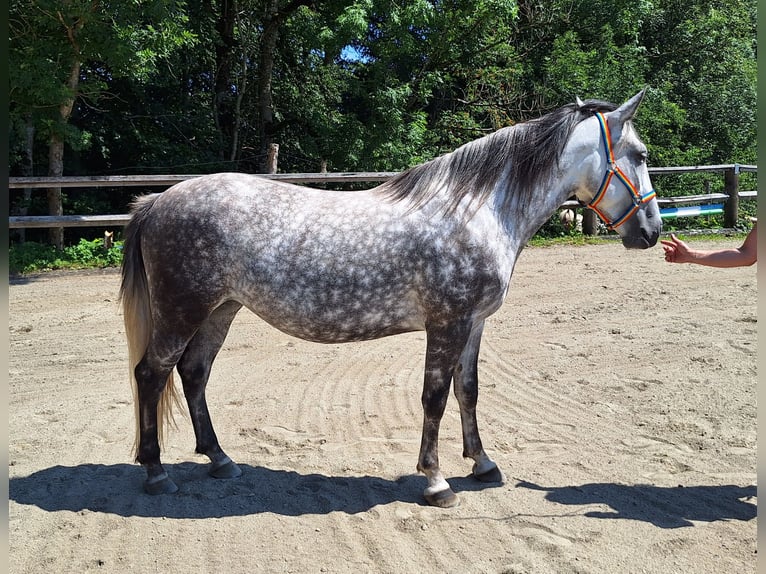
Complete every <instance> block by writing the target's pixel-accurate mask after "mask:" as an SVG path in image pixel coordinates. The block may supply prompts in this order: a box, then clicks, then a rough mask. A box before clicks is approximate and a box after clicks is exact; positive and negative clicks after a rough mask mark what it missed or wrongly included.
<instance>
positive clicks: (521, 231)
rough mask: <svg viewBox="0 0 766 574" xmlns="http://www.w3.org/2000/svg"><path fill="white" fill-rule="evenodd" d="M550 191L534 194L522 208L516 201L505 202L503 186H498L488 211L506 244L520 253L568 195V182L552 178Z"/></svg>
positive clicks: (569, 186) (505, 187)
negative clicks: (491, 212) (495, 219)
mask: <svg viewBox="0 0 766 574" xmlns="http://www.w3.org/2000/svg"><path fill="white" fill-rule="evenodd" d="M553 181H554V183H553V185H552V187H549V188H547V189H540V190H538V192H537V194H536V196H535V198H534V199H533V200H532V201H530V202H528V204H527V205H526V206H522V205H521V204H520V202H519V200H518V199H517V198H516V197H510V198H509V199H508V200H506V194H507V193H509V192H511V193H512V191H509V190H508V188H507V184H505V185H504V182H503V181H500V182H498V186H497V189H496V195H495V198H494V201H493V202H492V211H493V213H494V216H495V217H496V218H497V220H498V221H499V223H500V225H501V227H502V228H503V230H504V233H505V234H506V235H507V236H508V239H509V241H510V243H511V244H512V245H513V246H515V248H516V249H517V250H520V249H521V248H523V247H524V245H526V244H527V242H528V241H529V240H530V239H532V237H533V236H534V234H535V233H537V231H538V230H539V229H540V227H542V226H543V224H544V223H545V222H546V221H548V220H549V219H550V218H551V217H552V216H553V214H554V213H555V212H556V210H557V209H558V208H559V207H561V204H563V203H564V202H565V201H566V200H567V199H569V195H570V193H571V191H570V190H571V185H570V182H568V181H566V180H562V179H561V178H555V179H554V180H553Z"/></svg>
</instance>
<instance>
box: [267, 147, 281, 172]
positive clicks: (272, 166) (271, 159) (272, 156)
mask: <svg viewBox="0 0 766 574" xmlns="http://www.w3.org/2000/svg"><path fill="white" fill-rule="evenodd" d="M278 160H279V144H275V143H270V144H269V149H268V151H267V152H266V173H277V162H278Z"/></svg>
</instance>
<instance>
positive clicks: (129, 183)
mask: <svg viewBox="0 0 766 574" xmlns="http://www.w3.org/2000/svg"><path fill="white" fill-rule="evenodd" d="M757 171H758V167H757V166H754V165H739V164H726V165H708V166H687V167H655V168H649V174H650V175H672V174H682V173H699V172H723V176H724V193H710V194H702V195H688V196H681V197H667V198H663V197H660V198H658V202H659V204H660V207H668V206H671V207H675V206H677V205H684V204H704V203H712V202H713V201H718V202H721V201H723V202H724V203H723V206H724V207H723V213H724V226H725V227H734V226H735V225H736V222H737V219H738V217H739V200H740V199H754V198H756V197H757V192H756V191H744V192H743V191H739V175H740V173H742V172H757ZM397 173H398V172H343V173H276V174H258V175H260V176H261V177H266V178H269V179H274V180H279V181H288V182H290V183H295V184H310V183H313V184H322V183H356V182H382V181H386V180H387V179H390V178H391V177H393V176H395V175H397ZM195 177H199V174H195V175H124V176H122V175H120V176H80V177H76V176H75V177H69V176H67V177H11V178H9V180H8V187H9V189H41V188H42V189H46V188H51V187H61V188H92V187H164V188H167V187H170V186H171V185H174V184H176V183H178V182H180V181H184V180H187V179H193V178H195ZM562 207H569V208H578V207H580V204H579V203H578V202H576V201H571V200H570V201H566V202H565V203H564V204H563V205H562ZM129 219H130V216H129V215H128V214H116V215H60V216H50V215H17V216H11V217H9V218H8V227H9V228H10V229H29V228H49V227H112V226H123V225H125V224H126V223H127V222H128V220H129ZM583 231H584V233H586V234H591V235H592V234H595V233H596V221H595V218H588V219H587V220H586V221H585V222H584V226H583Z"/></svg>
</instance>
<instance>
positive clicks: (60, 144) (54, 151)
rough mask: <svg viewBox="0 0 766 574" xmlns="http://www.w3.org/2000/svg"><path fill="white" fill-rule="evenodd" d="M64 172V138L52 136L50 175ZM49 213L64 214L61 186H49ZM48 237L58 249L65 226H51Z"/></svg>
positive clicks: (60, 247)
mask: <svg viewBox="0 0 766 574" xmlns="http://www.w3.org/2000/svg"><path fill="white" fill-rule="evenodd" d="M63 174H64V140H62V139H61V138H60V137H59V136H58V135H55V134H54V135H53V136H51V141H50V144H49V146H48V176H49V177H61V176H62V175H63ZM48 215H59V216H60V215H64V202H63V200H62V196H61V188H60V187H49V188H48ZM48 237H49V240H50V242H51V245H53V246H54V247H55V248H56V249H63V247H64V228H63V227H51V228H50V230H49V232H48Z"/></svg>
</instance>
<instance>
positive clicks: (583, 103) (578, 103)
mask: <svg viewBox="0 0 766 574" xmlns="http://www.w3.org/2000/svg"><path fill="white" fill-rule="evenodd" d="M575 104H577V107H578V108H582V107H583V106H585V102H583V101H582V100H581V99H580V96H575Z"/></svg>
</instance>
